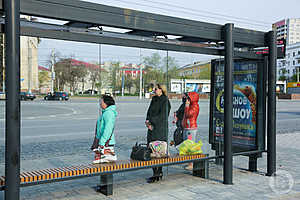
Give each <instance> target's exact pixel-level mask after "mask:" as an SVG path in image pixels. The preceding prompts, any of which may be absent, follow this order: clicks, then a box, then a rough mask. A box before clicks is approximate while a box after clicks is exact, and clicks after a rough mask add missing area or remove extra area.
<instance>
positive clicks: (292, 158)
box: [0, 133, 300, 200]
mask: <svg viewBox="0 0 300 200" xmlns="http://www.w3.org/2000/svg"><path fill="white" fill-rule="evenodd" d="M297 141H300V134H299V133H293V134H281V135H278V136H277V169H278V171H280V172H283V177H280V176H279V178H278V179H276V178H274V177H267V176H265V173H266V154H264V156H263V158H260V159H259V162H258V169H259V171H258V172H256V173H251V172H249V171H247V170H246V168H247V165H248V162H247V158H246V157H235V158H234V171H233V173H234V174H233V182H234V184H233V185H224V184H223V183H222V178H223V168H222V166H217V165H215V164H214V163H212V162H211V163H210V171H209V173H210V178H209V179H202V178H198V177H193V176H192V175H191V172H189V171H185V170H184V169H183V166H175V167H169V168H164V174H165V175H166V176H165V177H164V178H163V180H162V181H161V182H158V183H154V184H147V183H146V181H145V178H146V177H148V176H151V173H152V172H151V170H150V169H148V170H140V171H135V172H128V173H121V174H117V175H115V177H114V183H115V185H114V195H113V196H109V197H106V196H104V195H102V194H99V193H97V192H96V191H95V189H94V188H93V187H94V186H96V185H97V184H98V182H99V177H89V178H85V179H78V180H73V181H66V182H60V183H52V184H46V185H39V186H34V187H25V188H22V189H21V199H26V200H27V199H32V200H49V199H51V200H53V199H59V200H70V199H72V200H75V199H76V200H77V199H80V200H92V199H93V200H95V199H120V200H138V199H145V200H147V199H149V200H150V199H151V200H155V199H170V200H173V199H174V200H178V199H185V200H189V199H216V200H218V199H237V200H239V199H241V200H242V199H243V200H244V199H271V200H275V199H288V200H295V199H300V173H299V171H300V166H299V162H300V157H299V155H300V148H299V146H298V144H297ZM286 174H287V175H286ZM280 178H283V179H280ZM290 178H291V179H292V181H293V184H292V185H291V187H289V183H290V182H289V181H290ZM276 181H277V182H276ZM274 184H275V185H274ZM3 196H4V193H3V192H0V200H2V199H4V197H3Z"/></svg>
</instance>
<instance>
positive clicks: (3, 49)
mask: <svg viewBox="0 0 300 200" xmlns="http://www.w3.org/2000/svg"><path fill="white" fill-rule="evenodd" d="M2 38H3V42H2V44H1V45H3V46H2V51H3V52H2V57H3V60H2V65H3V69H2V73H3V74H2V80H3V88H2V89H3V93H5V36H4V35H3V36H2Z"/></svg>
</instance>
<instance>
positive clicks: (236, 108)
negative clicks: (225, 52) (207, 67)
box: [213, 61, 258, 147]
mask: <svg viewBox="0 0 300 200" xmlns="http://www.w3.org/2000/svg"><path fill="white" fill-rule="evenodd" d="M257 67H258V66H257V63H255V62H243V61H240V62H239V61H238V62H235V63H234V71H233V80H234V82H233V99H232V102H233V133H232V135H233V136H232V143H233V145H239V146H250V147H251V146H256V122H257V120H256V118H257V117H256V116H257V111H256V109H257V100H256V99H257V98H256V96H257V95H256V94H257ZM213 84H214V91H213V92H214V95H213V97H214V106H213V135H214V138H215V141H216V142H223V139H224V137H223V136H224V64H223V63H220V64H217V65H216V67H215V72H214V83H213Z"/></svg>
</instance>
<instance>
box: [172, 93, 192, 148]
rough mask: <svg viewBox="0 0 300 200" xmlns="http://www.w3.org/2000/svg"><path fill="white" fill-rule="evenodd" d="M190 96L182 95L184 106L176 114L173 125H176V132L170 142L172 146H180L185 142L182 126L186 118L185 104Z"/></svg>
mask: <svg viewBox="0 0 300 200" xmlns="http://www.w3.org/2000/svg"><path fill="white" fill-rule="evenodd" d="M187 96H188V94H187V93H183V94H182V104H181V105H180V107H179V108H178V110H177V111H175V112H174V120H173V122H172V123H173V124H176V130H175V132H174V136H173V139H174V140H173V141H171V142H170V145H175V146H177V145H179V144H181V142H183V134H182V132H183V126H182V120H183V116H184V108H185V102H186V99H187Z"/></svg>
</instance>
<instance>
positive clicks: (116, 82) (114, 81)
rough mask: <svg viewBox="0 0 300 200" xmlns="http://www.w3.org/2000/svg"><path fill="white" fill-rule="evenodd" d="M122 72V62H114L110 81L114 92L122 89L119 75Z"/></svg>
mask: <svg viewBox="0 0 300 200" xmlns="http://www.w3.org/2000/svg"><path fill="white" fill-rule="evenodd" d="M119 74H120V62H115V63H112V66H111V73H110V82H111V88H112V91H113V93H115V92H116V91H120V90H121V81H120V78H119V77H118V75H119Z"/></svg>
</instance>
